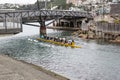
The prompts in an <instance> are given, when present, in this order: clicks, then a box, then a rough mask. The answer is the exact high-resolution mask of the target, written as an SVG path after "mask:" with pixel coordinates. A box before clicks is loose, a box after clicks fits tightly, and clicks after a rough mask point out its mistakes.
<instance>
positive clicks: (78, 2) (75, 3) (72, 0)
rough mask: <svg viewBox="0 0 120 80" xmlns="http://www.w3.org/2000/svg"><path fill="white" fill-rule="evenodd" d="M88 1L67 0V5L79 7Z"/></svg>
mask: <svg viewBox="0 0 120 80" xmlns="http://www.w3.org/2000/svg"><path fill="white" fill-rule="evenodd" d="M84 1H86V0H66V3H67V4H69V3H73V4H74V5H75V6H79V5H80V4H81V3H82V2H84Z"/></svg>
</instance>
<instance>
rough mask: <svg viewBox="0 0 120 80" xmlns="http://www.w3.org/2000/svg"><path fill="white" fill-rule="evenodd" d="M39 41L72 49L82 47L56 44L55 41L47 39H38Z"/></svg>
mask: <svg viewBox="0 0 120 80" xmlns="http://www.w3.org/2000/svg"><path fill="white" fill-rule="evenodd" d="M37 40H38V41H43V42H47V43H51V44H56V45H60V46H65V47H71V48H81V46H77V45H70V44H64V43H61V42H56V41H53V40H46V39H42V38H37Z"/></svg>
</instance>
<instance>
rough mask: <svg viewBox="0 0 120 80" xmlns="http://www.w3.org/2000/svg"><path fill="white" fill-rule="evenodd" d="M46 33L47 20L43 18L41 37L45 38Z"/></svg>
mask: <svg viewBox="0 0 120 80" xmlns="http://www.w3.org/2000/svg"><path fill="white" fill-rule="evenodd" d="M45 35H46V26H45V20H41V22H40V38H44V36H45Z"/></svg>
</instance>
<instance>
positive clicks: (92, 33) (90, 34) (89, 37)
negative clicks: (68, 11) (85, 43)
mask: <svg viewBox="0 0 120 80" xmlns="http://www.w3.org/2000/svg"><path fill="white" fill-rule="evenodd" d="M94 38H95V33H94V32H93V31H88V39H94Z"/></svg>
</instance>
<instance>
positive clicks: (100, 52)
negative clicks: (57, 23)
mask: <svg viewBox="0 0 120 80" xmlns="http://www.w3.org/2000/svg"><path fill="white" fill-rule="evenodd" d="M38 30H39V29H38V28H35V27H29V26H24V32H23V33H20V34H17V35H14V36H10V37H1V38H0V53H3V54H6V55H9V56H11V57H14V58H17V59H18V60H24V61H26V62H29V63H33V64H36V65H39V66H43V67H44V68H46V69H49V70H51V71H54V72H57V73H59V74H61V75H63V76H66V77H68V78H70V79H71V80H120V46H119V45H116V44H109V43H106V42H100V41H95V40H89V41H87V40H83V39H80V38H77V37H73V36H71V33H72V32H66V31H54V30H47V32H48V35H50V36H58V37H66V38H68V39H72V38H75V41H76V43H77V45H81V46H82V48H81V49H71V48H65V47H61V46H55V45H52V44H47V43H42V42H37V41H36V40H35V38H36V37H38V33H39V31H38Z"/></svg>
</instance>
